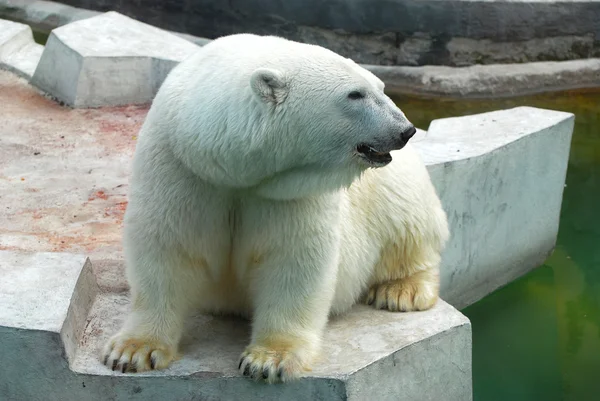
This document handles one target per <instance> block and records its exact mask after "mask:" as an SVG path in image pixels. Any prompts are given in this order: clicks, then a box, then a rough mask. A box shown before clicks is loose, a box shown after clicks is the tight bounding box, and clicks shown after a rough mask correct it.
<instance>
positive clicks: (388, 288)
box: [367, 276, 438, 312]
mask: <svg viewBox="0 0 600 401" xmlns="http://www.w3.org/2000/svg"><path fill="white" fill-rule="evenodd" d="M437 299H438V285H437V283H432V282H431V281H427V280H418V279H415V278H414V277H411V276H409V277H407V278H404V279H400V280H392V281H387V282H385V283H381V284H377V285H374V286H372V287H371V288H370V289H369V295H368V297H367V304H369V305H373V306H374V307H375V308H377V309H387V310H389V311H392V312H399V311H401V312H409V311H422V310H426V309H429V308H431V307H433V306H434V305H435V303H436V302H437Z"/></svg>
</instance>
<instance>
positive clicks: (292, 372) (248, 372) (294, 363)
mask: <svg viewBox="0 0 600 401" xmlns="http://www.w3.org/2000/svg"><path fill="white" fill-rule="evenodd" d="M303 354H308V353H307V352H303V350H302V348H295V347H289V346H286V345H283V346H281V347H279V346H273V345H269V346H263V345H257V344H252V345H249V346H248V347H247V348H246V350H245V351H244V353H243V354H242V357H241V359H240V364H239V366H238V368H239V370H240V371H241V372H242V374H243V375H244V376H248V377H251V378H253V379H254V380H264V381H266V382H267V383H276V382H288V381H291V380H294V379H297V378H299V377H300V376H301V374H302V373H303V372H305V371H307V370H310V369H309V368H308V366H306V363H307V362H306V361H307V359H309V358H307V357H306V356H305V357H302V355H303Z"/></svg>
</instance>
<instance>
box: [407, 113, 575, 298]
mask: <svg viewBox="0 0 600 401" xmlns="http://www.w3.org/2000/svg"><path fill="white" fill-rule="evenodd" d="M573 124H574V116H573V115H572V114H570V113H563V112H559V111H551V110H543V109H538V108H533V107H517V108H514V109H509V110H500V111H494V112H490V113H483V114H476V115H471V116H465V117H454V118H445V119H440V120H435V121H433V122H432V123H431V125H430V127H429V129H428V131H427V133H426V135H425V136H423V137H422V140H421V141H418V142H415V146H417V148H418V149H419V150H420V151H421V154H422V156H423V158H424V160H425V163H426V164H427V165H428V170H429V173H430V174H431V178H432V180H433V182H434V185H435V187H436V189H437V191H438V194H439V196H440V198H441V200H442V204H443V205H444V209H445V210H446V212H447V214H448V219H449V223H450V230H451V235H452V236H451V239H450V241H449V243H448V245H447V247H446V250H445V253H444V255H443V261H442V267H441V271H442V273H441V274H442V288H441V291H442V297H443V298H444V299H446V300H447V301H448V302H450V303H451V304H452V305H454V306H455V307H457V308H462V307H465V306H467V305H470V304H472V303H473V302H475V301H477V300H479V299H480V298H482V297H484V296H485V295H487V294H489V293H490V292H492V291H494V290H495V289H497V288H499V287H501V286H503V285H505V284H507V283H509V282H511V281H512V280H514V279H516V278H517V277H519V276H521V275H523V274H525V273H526V272H528V271H530V270H531V269H533V268H535V267H537V266H539V265H541V264H542V263H543V262H544V260H545V259H546V258H547V257H548V256H549V254H550V253H551V252H552V250H553V249H554V245H555V243H556V236H557V234H558V223H559V218H560V209H561V204H562V195H563V188H564V185H565V178H566V172H567V165H568V161H569V150H570V145H571V136H572V134H573Z"/></svg>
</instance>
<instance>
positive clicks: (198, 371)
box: [0, 251, 471, 401]
mask: <svg viewBox="0 0 600 401" xmlns="http://www.w3.org/2000/svg"><path fill="white" fill-rule="evenodd" d="M0 271H1V272H2V276H3V277H7V278H8V279H7V280H5V281H4V282H3V284H2V285H1V286H0V305H2V306H7V305H10V306H11V307H10V309H8V308H5V309H4V311H3V312H1V314H0V345H2V347H1V348H0V349H1V350H2V351H0V352H2V361H3V363H2V364H1V365H0V388H2V389H3V396H5V397H8V399H26V400H32V401H34V400H44V401H48V400H82V399H85V400H90V401H94V400H105V399H113V400H144V401H147V400H181V399H196V398H197V399H211V400H232V399H245V400H250V401H252V400H257V401H258V400H282V399H286V400H357V401H359V400H364V399H366V398H371V397H375V398H374V399H377V400H401V401H402V400H406V401H409V400H414V399H419V400H440V399H444V400H448V401H468V400H470V399H471V327H470V323H469V321H468V319H467V318H466V317H464V316H463V315H462V314H461V313H460V312H458V311H457V310H456V309H454V308H453V307H451V306H450V305H448V304H446V303H445V302H443V301H440V302H439V303H438V304H437V305H436V306H435V307H434V308H433V309H431V310H429V311H426V312H412V313H390V312H387V311H378V310H374V309H372V308H370V307H366V306H356V307H355V308H354V309H353V310H352V311H351V312H350V313H349V314H347V315H345V316H343V317H339V318H336V319H334V320H332V321H331V322H330V324H329V326H328V328H327V331H326V334H325V338H324V344H325V345H324V349H323V353H322V355H323V358H322V359H321V360H320V361H319V362H318V363H317V364H316V365H315V366H314V369H313V371H312V372H310V373H309V374H308V375H307V376H306V377H304V378H302V379H300V380H299V381H298V382H295V383H291V384H285V385H273V386H267V385H264V384H260V383H254V382H253V381H252V380H251V379H248V378H245V377H242V376H241V375H240V373H239V371H238V370H237V362H238V360H239V355H240V354H241V352H242V351H243V349H244V347H245V346H246V345H247V342H248V341H249V338H250V328H249V325H248V323H247V322H246V321H243V320H240V319H234V318H223V317H219V318H217V317H212V316H204V315H199V316H196V317H195V318H194V319H192V320H190V324H189V326H188V328H187V330H186V335H185V336H184V339H183V341H182V349H181V351H182V353H183V356H182V358H180V359H179V360H177V361H175V362H174V363H173V364H172V365H171V366H170V367H169V368H168V369H165V370H162V371H155V372H149V373H144V374H122V373H118V372H113V371H111V370H109V369H108V368H106V367H105V366H103V365H102V364H101V362H100V361H99V351H100V348H101V347H102V345H103V343H104V341H106V340H107V338H108V337H109V336H110V335H111V334H112V333H114V332H115V330H117V329H118V327H119V326H120V324H121V323H122V319H123V318H124V316H125V315H126V312H127V309H128V307H129V299H128V296H127V294H123V293H122V294H116V293H101V294H98V287H97V285H96V282H95V280H94V278H93V275H92V273H91V266H90V263H89V261H88V260H87V259H86V258H85V257H81V256H78V255H69V254H48V253H38V254H23V253H18V252H9V251H0ZM92 303H93V306H92ZM63 348H64V350H65V353H64V354H61V353H62V350H63ZM27 349H35V353H36V357H35V358H24V357H23V352H25V350H27ZM65 354H66V355H65ZM425 376H426V377H428V378H429V379H428V380H427V383H426V384H423V382H422V380H421V378H422V377H425ZM57 383H60V385H57Z"/></svg>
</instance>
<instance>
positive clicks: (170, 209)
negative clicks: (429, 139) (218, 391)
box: [101, 35, 448, 383]
mask: <svg viewBox="0 0 600 401" xmlns="http://www.w3.org/2000/svg"><path fill="white" fill-rule="evenodd" d="M383 89H384V87H383V83H382V82H381V81H380V80H379V79H378V78H376V77H375V76H374V75H372V74H371V73H369V72H368V71H366V70H364V69H362V68H361V67H359V66H358V65H356V64H355V63H353V62H352V61H350V60H348V59H345V58H343V57H340V56H339V55H337V54H335V53H332V52H330V51H328V50H326V49H323V48H321V47H317V46H311V45H305V44H299V43H295V42H291V41H287V40H284V39H280V38H275V37H259V36H255V35H233V36H229V37H224V38H221V39H218V40H215V41H213V42H211V43H210V44H208V45H206V46H205V47H203V48H202V49H201V50H200V51H199V52H198V53H197V54H196V55H194V56H192V57H191V58H189V59H188V60H186V61H184V62H183V63H181V64H180V65H179V66H177V67H176V68H174V69H173V71H172V72H171V73H170V74H169V76H168V77H167V79H166V81H165V82H164V84H163V85H162V87H161V89H160V91H159V92H158V94H157V96H156V98H155V100H154V102H153V105H152V107H151V109H150V111H149V113H148V116H147V119H146V121H145V123H144V126H143V127H142V130H141V132H140V135H139V140H138V146H137V149H136V153H135V156H134V161H133V172H132V177H131V185H130V192H129V206H128V209H127V212H126V215H125V229H124V250H125V257H126V264H127V276H128V281H129V284H130V287H131V297H132V304H131V311H130V313H129V315H128V316H127V319H126V321H125V323H124V325H123V327H122V329H121V330H120V331H119V332H118V333H116V334H115V335H114V336H113V337H112V338H111V339H110V340H109V341H108V342H107V343H106V345H105V347H104V349H103V352H102V355H101V360H102V361H103V362H104V364H105V365H107V366H108V367H109V368H111V369H113V370H118V371H120V372H142V371H147V370H152V369H162V368H166V367H167V366H169V364H170V363H171V362H172V361H173V359H174V358H175V355H176V354H177V352H178V344H179V341H180V338H181V335H182V331H183V327H184V324H185V321H186V319H188V316H189V314H190V313H191V312H192V311H195V310H198V309H199V310H201V311H204V312H209V313H211V312H215V313H234V314H238V315H243V316H247V317H249V318H250V319H251V320H252V335H251V338H250V342H249V345H248V346H247V348H246V349H245V350H244V351H243V353H242V354H241V356H240V360H239V361H238V368H239V369H240V374H243V375H245V376H248V377H251V378H253V379H255V380H259V381H265V382H268V383H275V382H280V381H283V382H287V381H290V380H294V379H296V378H298V377H300V376H301V375H302V374H303V373H304V372H306V371H309V370H310V369H311V367H312V365H313V363H314V361H315V358H317V357H318V356H319V349H320V346H321V339H322V334H323V331H324V329H325V326H326V324H327V320H328V317H329V316H330V315H332V314H340V313H344V312H345V311H347V310H348V309H350V308H351V307H352V305H354V304H355V303H357V302H366V303H368V304H371V305H373V306H374V307H375V308H378V309H388V310H390V311H413V310H425V309H428V308H431V307H432V306H433V305H434V304H435V302H436V300H437V298H438V288H439V271H438V268H439V264H440V253H441V251H442V249H443V246H444V243H445V242H446V240H447V238H448V227H447V221H446V215H445V213H444V211H443V210H442V207H441V204H440V201H439V199H438V197H437V195H436V192H435V190H434V188H433V186H432V184H431V181H430V178H429V175H428V173H427V170H426V169H425V166H424V165H423V162H422V161H421V159H420V157H419V155H418V154H417V153H416V152H415V151H414V149H413V148H412V147H411V146H410V144H408V145H407V141H408V139H410V136H412V134H413V133H414V128H413V126H412V124H411V123H410V122H409V121H408V119H406V117H405V116H404V114H403V113H402V112H401V111H400V110H399V109H398V108H397V107H396V106H395V105H394V103H393V102H392V101H391V100H390V99H389V98H388V97H387V96H385V94H384V91H383ZM388 153H389V155H388ZM390 160H391V161H390Z"/></svg>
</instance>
